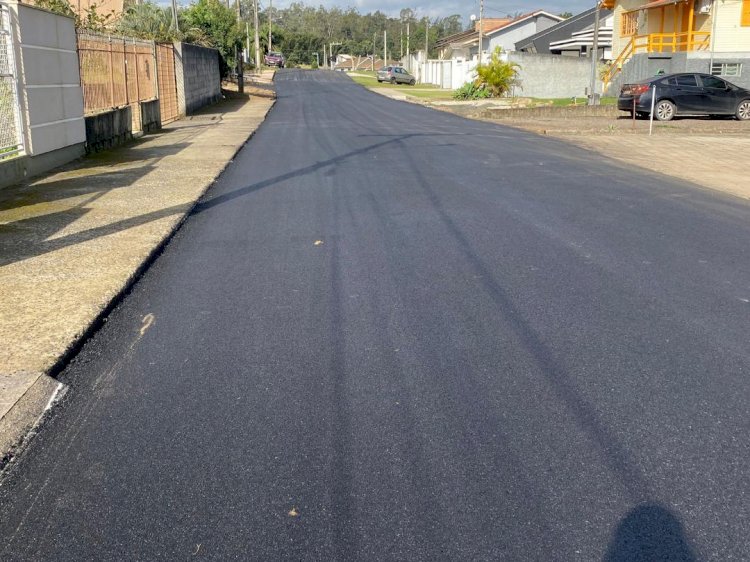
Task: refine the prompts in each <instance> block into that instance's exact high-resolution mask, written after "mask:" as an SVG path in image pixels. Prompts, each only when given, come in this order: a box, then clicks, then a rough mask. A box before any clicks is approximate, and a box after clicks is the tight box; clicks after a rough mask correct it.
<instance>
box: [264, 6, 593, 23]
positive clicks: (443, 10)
mask: <svg viewBox="0 0 750 562" xmlns="http://www.w3.org/2000/svg"><path fill="white" fill-rule="evenodd" d="M261 1H262V4H264V5H267V3H268V0H261ZM293 1H294V0H274V2H273V4H274V6H278V7H286V6H288V5H289V4H291V3H292V2H293ZM303 2H304V3H305V4H309V5H313V6H317V5H320V4H322V5H323V6H325V7H327V8H330V7H333V6H339V7H342V8H346V7H349V6H351V7H354V8H356V9H357V10H359V11H360V12H361V13H367V12H374V11H375V10H381V11H382V12H385V13H388V14H389V15H398V13H399V12H400V11H401V9H402V8H411V9H412V10H416V12H417V16H422V15H424V14H427V15H429V16H430V17H442V16H449V15H452V14H461V16H463V18H464V24H466V23H467V22H468V19H469V14H472V13H476V14H478V13H479V0H430V1H427V0H310V1H305V0H303ZM594 4H595V0H539V1H537V2H534V1H532V2H522V1H520V0H509V1H505V0H485V3H484V6H485V14H486V17H499V16H503V15H505V14H507V13H516V12H531V11H534V10H547V11H549V12H552V13H555V14H559V13H561V12H573V13H574V14H576V13H578V12H582V11H583V10H586V9H588V8H593V7H594Z"/></svg>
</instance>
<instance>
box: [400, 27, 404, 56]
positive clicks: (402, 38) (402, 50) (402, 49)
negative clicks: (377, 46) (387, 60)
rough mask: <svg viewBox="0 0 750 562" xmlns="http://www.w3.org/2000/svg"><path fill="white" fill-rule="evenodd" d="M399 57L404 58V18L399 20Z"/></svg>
mask: <svg viewBox="0 0 750 562" xmlns="http://www.w3.org/2000/svg"><path fill="white" fill-rule="evenodd" d="M400 45H401V59H402V60H403V58H404V20H401V42H400Z"/></svg>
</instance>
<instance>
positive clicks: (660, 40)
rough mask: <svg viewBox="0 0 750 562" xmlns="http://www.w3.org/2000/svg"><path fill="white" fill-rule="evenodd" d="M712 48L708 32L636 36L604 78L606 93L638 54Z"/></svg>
mask: <svg viewBox="0 0 750 562" xmlns="http://www.w3.org/2000/svg"><path fill="white" fill-rule="evenodd" d="M710 48H711V34H710V33H709V32H707V31H685V32H681V33H651V34H650V35H636V36H634V37H632V38H631V39H630V41H628V43H627V45H625V48H624V49H623V50H622V51H621V52H620V54H619V56H618V57H617V58H616V59H615V60H614V61H613V62H612V64H611V65H610V67H609V68H608V69H607V71H606V72H605V73H604V75H603V76H602V81H603V82H604V91H607V88H609V85H610V84H611V83H612V80H614V78H615V76H617V75H618V74H619V73H620V71H621V70H622V67H623V66H625V64H626V63H627V62H628V61H629V60H630V59H631V58H632V57H633V55H634V54H636V53H677V52H680V51H688V52H692V51H707V50H709V49H710Z"/></svg>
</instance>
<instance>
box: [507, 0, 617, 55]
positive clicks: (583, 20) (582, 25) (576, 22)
mask: <svg viewBox="0 0 750 562" xmlns="http://www.w3.org/2000/svg"><path fill="white" fill-rule="evenodd" d="M611 13H612V12H611V11H610V10H602V11H601V13H600V20H599V21H604V20H606V19H607V18H608V17H609V16H610V14H611ZM595 14H596V8H591V9H589V10H586V11H585V12H581V13H580V14H576V15H575V16H572V17H570V18H568V19H565V20H563V21H561V22H560V23H558V24H555V25H553V26H552V27H548V28H547V29H545V30H543V31H540V32H539V33H535V34H534V35H532V36H530V37H526V38H525V39H523V40H521V41H519V42H518V43H516V51H521V50H523V49H525V48H527V47H530V46H531V45H532V44H534V43H536V42H537V41H538V40H540V39H542V40H544V39H545V38H546V37H549V36H550V35H558V34H559V33H561V32H563V33H565V32H567V33H570V34H571V35H575V34H576V32H578V31H581V30H584V29H586V28H587V27H586V26H587V23H588V22H589V21H591V22H593V21H594V19H595V17H596V16H595ZM592 25H593V23H591V24H589V25H588V27H590V26H592ZM559 36H560V35H558V37H559Z"/></svg>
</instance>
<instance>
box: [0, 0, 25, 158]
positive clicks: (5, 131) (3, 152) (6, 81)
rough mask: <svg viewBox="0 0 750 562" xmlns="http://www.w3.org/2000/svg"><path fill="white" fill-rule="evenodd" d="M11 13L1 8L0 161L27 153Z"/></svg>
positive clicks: (3, 7)
mask: <svg viewBox="0 0 750 562" xmlns="http://www.w3.org/2000/svg"><path fill="white" fill-rule="evenodd" d="M14 53H15V51H14V48H13V33H12V27H11V18H10V10H9V9H8V7H7V6H6V5H4V4H0V159H2V158H7V157H8V156H12V155H14V154H17V153H19V152H21V151H22V150H23V134H22V133H23V128H22V125H21V123H22V121H21V108H20V105H19V101H18V82H17V80H16V65H15V57H14Z"/></svg>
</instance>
